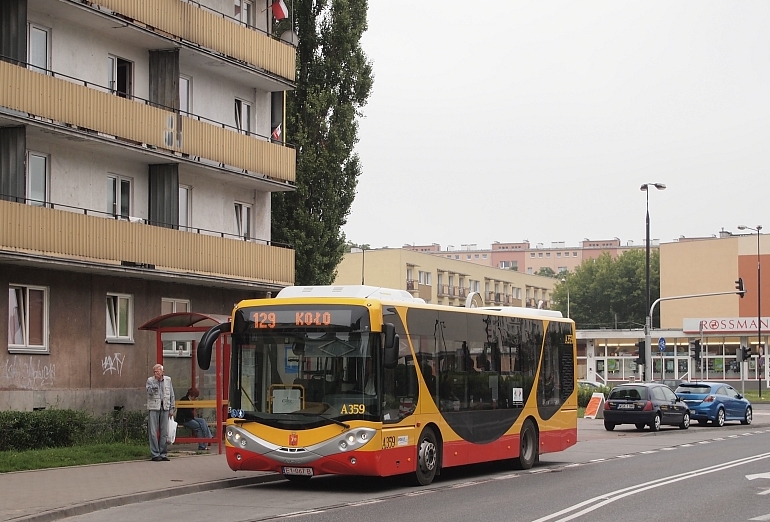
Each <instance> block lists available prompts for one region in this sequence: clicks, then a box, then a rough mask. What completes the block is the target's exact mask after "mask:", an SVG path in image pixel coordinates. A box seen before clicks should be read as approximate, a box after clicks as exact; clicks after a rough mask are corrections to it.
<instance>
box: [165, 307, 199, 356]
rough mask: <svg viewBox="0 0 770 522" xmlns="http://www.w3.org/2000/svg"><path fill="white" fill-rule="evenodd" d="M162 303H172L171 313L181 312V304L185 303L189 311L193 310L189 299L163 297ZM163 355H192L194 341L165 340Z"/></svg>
mask: <svg viewBox="0 0 770 522" xmlns="http://www.w3.org/2000/svg"><path fill="white" fill-rule="evenodd" d="M160 301H161V307H162V303H168V304H170V305H171V313H176V312H179V310H178V308H180V306H179V305H182V304H183V305H185V307H186V309H187V311H188V312H189V311H190V310H191V308H190V300H189V299H175V298H172V297H163V298H161V300H160ZM161 335H163V334H161ZM163 357H192V341H176V340H170V341H165V340H164V341H163Z"/></svg>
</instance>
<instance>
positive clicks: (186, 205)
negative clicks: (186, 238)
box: [179, 185, 192, 230]
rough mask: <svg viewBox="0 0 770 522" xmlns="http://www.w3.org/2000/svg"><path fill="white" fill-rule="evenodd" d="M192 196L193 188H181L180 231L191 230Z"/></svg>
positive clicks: (181, 186)
mask: <svg viewBox="0 0 770 522" xmlns="http://www.w3.org/2000/svg"><path fill="white" fill-rule="evenodd" d="M191 195H192V188H190V187H188V186H185V185H180V186H179V230H190V226H191V225H192V219H191V217H192V216H191V214H190V210H191V205H190V197H191Z"/></svg>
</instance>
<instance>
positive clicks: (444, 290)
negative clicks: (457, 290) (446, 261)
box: [436, 285, 449, 296]
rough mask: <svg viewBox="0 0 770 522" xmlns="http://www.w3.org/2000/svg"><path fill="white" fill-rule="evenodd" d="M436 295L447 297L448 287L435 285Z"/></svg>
mask: <svg viewBox="0 0 770 522" xmlns="http://www.w3.org/2000/svg"><path fill="white" fill-rule="evenodd" d="M436 286H437V288H436V294H437V295H439V296H445V295H449V285H436Z"/></svg>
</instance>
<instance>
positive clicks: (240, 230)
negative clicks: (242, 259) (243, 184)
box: [234, 201, 253, 240]
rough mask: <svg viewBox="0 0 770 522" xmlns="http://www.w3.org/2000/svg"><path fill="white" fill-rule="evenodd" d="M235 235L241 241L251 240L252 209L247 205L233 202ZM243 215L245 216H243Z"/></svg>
mask: <svg viewBox="0 0 770 522" xmlns="http://www.w3.org/2000/svg"><path fill="white" fill-rule="evenodd" d="M244 211H245V212H244ZM234 212H235V214H234V215H235V235H236V236H239V237H241V238H243V239H247V240H248V239H252V237H251V230H252V219H253V217H252V214H253V208H252V206H251V205H250V204H249V203H242V202H240V201H236V202H235V209H234ZM244 214H245V216H244ZM244 229H245V230H244Z"/></svg>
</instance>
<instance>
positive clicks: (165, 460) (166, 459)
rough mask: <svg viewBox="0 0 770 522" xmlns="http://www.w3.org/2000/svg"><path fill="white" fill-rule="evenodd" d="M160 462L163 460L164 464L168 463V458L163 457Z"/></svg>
mask: <svg viewBox="0 0 770 522" xmlns="http://www.w3.org/2000/svg"><path fill="white" fill-rule="evenodd" d="M160 460H162V461H164V462H168V457H161V458H160Z"/></svg>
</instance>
